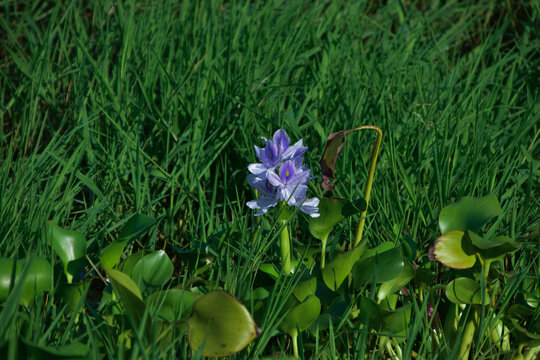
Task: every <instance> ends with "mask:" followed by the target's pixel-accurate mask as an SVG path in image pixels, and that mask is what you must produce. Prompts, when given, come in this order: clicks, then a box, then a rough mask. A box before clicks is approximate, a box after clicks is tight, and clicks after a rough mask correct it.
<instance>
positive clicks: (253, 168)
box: [248, 163, 268, 175]
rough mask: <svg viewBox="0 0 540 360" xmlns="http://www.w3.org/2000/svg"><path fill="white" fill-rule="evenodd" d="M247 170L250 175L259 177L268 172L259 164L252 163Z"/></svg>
mask: <svg viewBox="0 0 540 360" xmlns="http://www.w3.org/2000/svg"><path fill="white" fill-rule="evenodd" d="M248 170H249V172H250V173H252V174H255V175H260V174H264V173H265V172H266V171H268V168H267V167H266V166H264V165H263V164H261V163H253V164H249V165H248Z"/></svg>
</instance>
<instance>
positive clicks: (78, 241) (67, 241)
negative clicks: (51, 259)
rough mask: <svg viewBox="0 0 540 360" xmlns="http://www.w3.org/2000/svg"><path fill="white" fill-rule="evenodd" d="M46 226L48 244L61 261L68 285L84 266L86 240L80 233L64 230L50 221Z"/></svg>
mask: <svg viewBox="0 0 540 360" xmlns="http://www.w3.org/2000/svg"><path fill="white" fill-rule="evenodd" d="M46 226H47V236H48V241H49V244H51V246H52V249H53V250H54V252H55V253H56V254H57V255H58V257H59V258H60V260H62V264H63V265H64V273H65V274H66V277H67V280H68V282H69V283H70V282H71V281H72V280H73V277H74V276H75V275H76V274H77V273H79V272H80V271H81V270H82V269H84V266H85V264H86V261H85V256H86V239H85V238H84V236H83V235H82V234H81V233H79V232H77V231H72V230H67V229H64V228H62V227H60V226H58V225H56V224H53V223H52V222H50V221H48V222H47V225H46Z"/></svg>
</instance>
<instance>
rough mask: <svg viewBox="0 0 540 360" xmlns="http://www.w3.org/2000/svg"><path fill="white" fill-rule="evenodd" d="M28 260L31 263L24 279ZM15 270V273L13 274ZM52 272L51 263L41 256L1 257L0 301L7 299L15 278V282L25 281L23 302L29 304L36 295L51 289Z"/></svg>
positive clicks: (22, 294) (22, 295)
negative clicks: (29, 257) (28, 257)
mask: <svg viewBox="0 0 540 360" xmlns="http://www.w3.org/2000/svg"><path fill="white" fill-rule="evenodd" d="M28 262H30V264H29V265H28V266H29V267H28V270H27V273H26V276H24V279H22V278H21V273H22V271H23V268H24V267H25V266H26V265H27V264H28ZM13 271H15V274H13ZM52 273H53V272H52V266H51V264H50V263H49V262H48V261H47V260H45V259H42V258H39V257H35V258H32V259H23V260H17V261H15V260H14V259H6V258H0V301H4V300H6V299H7V297H8V295H9V291H10V288H11V287H12V284H11V280H12V279H13V278H14V279H15V283H17V282H19V281H22V282H23V285H22V292H21V302H22V303H23V304H25V305H29V304H30V303H31V302H32V301H33V300H34V298H35V297H37V296H40V295H41V294H43V293H44V292H46V291H50V290H51V287H52Z"/></svg>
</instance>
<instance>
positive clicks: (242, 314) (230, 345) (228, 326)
mask: <svg viewBox="0 0 540 360" xmlns="http://www.w3.org/2000/svg"><path fill="white" fill-rule="evenodd" d="M188 326H189V336H188V341H189V344H190V346H191V348H192V349H193V350H195V351H197V350H198V349H199V348H200V347H201V346H204V347H203V350H202V352H203V355H205V356H218V357H219V356H229V355H232V354H234V353H237V352H238V351H240V350H242V349H243V348H245V347H246V346H247V345H248V344H249V343H250V342H251V341H253V339H255V337H256V336H257V335H258V334H259V332H260V329H259V328H257V326H256V325H255V322H254V321H253V318H252V317H251V314H250V313H249V311H248V310H247V309H246V308H245V307H244V305H242V304H241V303H240V302H238V300H236V299H235V298H234V297H233V296H232V295H230V294H229V293H227V292H225V291H212V292H209V293H208V294H206V295H204V296H201V297H200V298H199V299H197V301H196V302H195V304H194V305H193V309H192V312H191V316H190V318H189V320H188Z"/></svg>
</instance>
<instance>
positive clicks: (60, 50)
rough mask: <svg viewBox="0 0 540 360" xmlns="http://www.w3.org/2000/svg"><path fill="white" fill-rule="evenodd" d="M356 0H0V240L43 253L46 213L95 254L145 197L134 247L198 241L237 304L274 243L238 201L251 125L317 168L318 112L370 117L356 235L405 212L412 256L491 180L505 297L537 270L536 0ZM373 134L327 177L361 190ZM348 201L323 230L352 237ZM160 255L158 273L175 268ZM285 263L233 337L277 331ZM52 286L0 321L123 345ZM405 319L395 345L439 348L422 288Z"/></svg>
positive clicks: (345, 188)
mask: <svg viewBox="0 0 540 360" xmlns="http://www.w3.org/2000/svg"><path fill="white" fill-rule="evenodd" d="M370 4H371V2H365V1H356V2H348V1H331V2H330V1H329V2H313V3H312V2H309V1H289V2H286V1H274V2H255V3H251V2H245V3H244V2H234V1H233V2H221V1H208V2H206V1H204V2H201V3H200V4H198V2H192V1H183V2H181V3H179V2H177V1H154V2H150V1H148V2H136V1H126V2H112V1H86V2H83V1H73V2H57V3H54V2H51V3H46V2H40V1H34V2H32V1H26V2H12V1H2V2H0V40H1V42H2V44H1V45H0V59H2V61H0V84H1V88H2V91H0V122H1V124H0V125H1V126H0V149H1V151H0V219H1V220H0V255H2V256H4V257H17V258H22V257H24V256H27V255H29V254H39V255H43V256H45V257H46V258H52V254H51V250H50V248H49V246H48V244H46V243H44V240H43V239H44V231H43V228H44V224H45V223H46V221H47V220H54V221H56V222H57V223H58V224H60V225H61V226H64V227H66V228H70V229H74V230H77V231H79V232H81V233H83V234H85V236H86V238H87V239H88V240H89V255H90V258H91V260H92V261H94V262H97V261H98V258H99V252H100V249H102V248H104V247H105V246H106V245H107V244H109V243H110V242H111V241H113V240H114V239H116V236H117V232H118V229H119V228H120V227H121V226H122V224H123V221H125V220H126V219H127V218H128V217H129V216H130V215H132V214H134V213H136V212H141V213H144V214H147V215H151V216H153V217H155V218H157V219H159V223H158V225H157V226H156V227H155V228H154V229H153V230H152V231H151V232H150V234H149V235H148V236H147V237H145V238H143V239H142V240H140V241H138V242H137V243H136V244H135V245H134V250H135V249H140V248H145V249H168V251H171V248H172V247H173V246H174V247H176V248H179V249H184V250H187V249H191V250H195V249H201V250H203V251H205V252H208V253H210V254H212V256H213V258H214V261H213V262H212V264H211V266H210V267H209V270H208V271H207V272H206V273H205V274H204V278H205V279H206V280H208V281H210V284H211V285H210V287H217V286H220V287H223V288H224V289H225V290H227V291H229V292H231V293H232V294H234V295H235V296H236V297H237V298H238V299H239V300H240V301H241V302H243V303H244V304H246V306H247V307H248V309H249V308H250V306H253V304H250V293H251V291H252V290H253V284H254V279H255V276H256V275H257V270H258V267H259V266H260V264H261V263H264V262H270V261H275V260H277V259H278V257H279V249H278V247H277V233H276V231H275V225H274V223H273V221H272V219H271V218H270V217H263V218H255V217H254V216H253V211H251V210H250V209H248V208H247V207H246V206H245V203H246V201H249V200H251V199H252V198H253V196H254V194H253V192H252V190H251V189H250V188H249V186H248V185H247V183H246V176H247V169H246V167H247V165H248V164H249V163H251V162H254V161H255V160H256V158H255V153H254V151H253V145H258V146H260V145H261V141H260V137H261V136H265V137H270V136H271V135H272V134H273V132H274V131H275V130H276V129H278V128H284V129H286V130H287V132H288V133H289V135H290V136H291V138H292V140H293V141H295V140H298V139H300V138H303V139H304V143H305V144H306V145H307V146H309V150H308V153H307V154H306V160H305V162H306V163H307V164H308V165H309V166H310V167H311V168H312V169H313V173H314V174H320V165H319V159H320V156H321V154H322V151H323V149H324V145H325V142H326V138H327V136H328V135H329V134H331V133H333V132H335V131H338V130H342V129H349V128H352V127H356V126H359V125H363V124H372V125H376V126H379V127H380V128H381V129H382V130H383V132H384V137H383V141H382V146H381V153H380V157H379V162H378V167H377V170H376V173H375V182H374V188H373V191H372V198H371V202H370V208H369V211H368V219H367V224H366V230H365V232H364V236H365V237H367V238H368V241H369V244H370V245H371V246H375V245H377V244H379V243H380V242H382V241H391V242H399V241H400V239H401V233H402V232H403V231H405V232H407V233H408V234H410V236H411V237H412V238H413V239H414V241H415V242H416V244H417V246H418V249H419V256H418V260H417V262H418V264H419V265H421V264H427V263H428V262H429V260H428V258H427V254H428V248H429V247H430V246H431V245H432V244H433V241H434V240H435V238H436V237H437V236H439V235H440V234H439V230H438V224H437V221H438V214H439V212H440V210H441V209H442V208H443V207H444V206H445V205H447V204H449V203H450V202H452V201H454V200H456V199H458V198H461V197H463V196H483V195H487V194H489V193H493V194H494V195H496V196H497V198H499V199H500V200H501V204H502V208H503V216H502V217H501V220H500V221H498V222H496V223H495V224H494V226H492V229H493V231H494V232H496V233H498V234H508V235H510V236H511V237H512V238H514V239H516V240H518V241H523V242H524V243H523V249H522V250H521V251H519V252H517V253H515V254H514V255H512V256H509V257H508V258H507V260H506V266H507V270H512V269H515V270H517V271H518V274H519V276H518V277H516V278H513V279H508V280H506V283H505V284H504V289H505V292H503V293H502V295H501V297H500V302H501V303H500V306H499V307H498V308H496V309H494V310H493V311H495V312H504V311H505V307H506V306H507V305H508V304H509V303H511V301H512V299H514V298H515V297H517V296H519V284H520V281H521V280H522V279H523V278H524V277H525V276H529V277H532V278H536V279H538V278H539V276H540V275H539V272H540V260H539V257H538V255H537V254H538V246H539V243H538V241H537V239H534V238H530V237H527V234H528V233H529V232H531V231H532V229H533V227H534V226H535V224H538V222H539V219H540V216H539V214H540V212H539V210H540V187H539V184H540V146H539V144H540V138H539V136H540V120H539V119H540V100H539V99H540V98H539V97H540V94H539V90H538V89H539V79H540V38H539V35H540V31H539V29H540V18H539V16H540V5H539V4H538V2H537V1H530V2H527V1H523V2H520V3H519V4H514V3H513V2H500V3H499V2H492V1H488V0H485V1H465V2H457V1H449V2H446V3H445V2H439V1H433V2H426V1H412V2H410V1H401V2H400V1H389V2H388V3H387V4H386V5H378V6H375V5H370ZM372 142H373V136H372V135H368V133H360V135H357V133H354V134H353V135H352V136H349V138H348V142H347V143H346V145H345V147H344V149H343V151H342V153H341V156H340V159H339V160H338V165H337V173H338V177H337V178H338V181H337V182H336V184H337V187H336V191H335V192H336V193H337V195H339V196H342V197H346V198H349V199H355V198H358V197H360V196H362V195H363V193H364V184H365V183H366V181H367V173H368V169H369V159H370V156H371V153H370V146H369V145H370V144H372ZM319 180H320V179H318V180H316V181H315V182H313V184H312V188H311V192H312V194H314V195H315V196H321V195H322V192H321V190H320V187H319V186H318V181H319ZM357 221H358V219H357V218H353V219H352V220H351V221H350V223H349V222H346V223H344V224H343V225H342V226H341V227H340V231H338V232H337V234H338V235H336V236H335V237H334V238H331V239H329V245H328V246H329V248H335V247H336V246H338V245H339V244H343V243H346V242H347V241H348V240H347V239H348V232H349V231H351V232H354V231H355V229H356V223H357ZM306 224H307V223H306V221H305V218H304V217H302V216H299V218H298V221H295V222H294V225H295V227H296V231H295V232H294V234H295V238H294V245H295V247H296V248H298V246H300V245H301V244H303V245H308V244H311V246H318V244H317V242H316V239H313V238H312V237H311V235H310V234H309V232H308V231H307V225H306ZM231 229H232V230H231ZM224 232H225V234H226V236H222V235H223V234H224ZM171 253H174V252H171ZM178 263H179V264H181V261H180V260H179V261H178ZM432 268H433V269H434V270H435V271H437V272H438V274H439V278H438V279H435V280H434V281H435V282H442V281H443V278H444V279H446V278H445V276H446V275H445V274H444V273H443V268H442V266H440V265H436V264H433V267H432ZM175 273H176V274H177V275H178V276H177V277H176V278H175V280H174V281H173V283H172V284H171V286H174V285H177V284H182V283H185V281H187V280H188V279H185V278H183V277H182V276H180V274H181V272H180V269H177V271H176V272H175ZM297 280H298V279H285V280H283V283H281V284H279V285H276V286H275V287H274V292H273V293H272V295H271V296H272V302H271V305H272V306H269V307H268V308H267V309H265V310H264V312H263V314H262V315H261V316H260V319H261V320H262V322H259V324H258V325H259V326H260V327H261V328H262V330H263V332H262V334H261V336H259V337H258V338H257V339H256V340H255V341H254V342H253V343H252V344H251V345H250V346H249V347H248V348H247V349H246V350H244V351H242V352H240V353H239V354H238V355H237V358H239V359H252V358H258V357H262V356H270V355H272V354H274V353H275V352H276V351H282V352H283V351H285V349H286V348H288V346H289V345H288V343H287V341H288V340H287V339H286V337H285V336H284V335H277V333H276V332H275V330H276V329H277V325H278V321H279V317H278V316H279V308H280V306H281V305H282V303H283V301H284V299H286V297H287V296H288V294H289V293H290V291H291V289H292V288H291V287H292V285H293V284H294V282H296V281H297ZM425 295H427V293H426V294H425ZM53 300H54V294H52V296H51V298H50V299H49V301H47V302H45V301H42V302H41V303H38V304H36V305H35V306H34V307H33V308H31V309H29V310H21V311H20V312H18V313H17V315H14V316H12V317H11V318H10V319H9V321H7V322H6V323H5V324H3V325H5V327H6V330H5V332H4V334H11V333H14V334H15V333H16V334H20V336H21V337H22V338H24V339H25V340H27V341H30V342H32V343H35V344H38V343H39V344H42V345H43V344H68V343H70V342H73V341H81V342H84V343H89V344H91V347H92V349H93V350H92V351H93V352H92V356H97V347H98V345H97V344H98V342H101V343H104V344H105V345H104V348H105V350H104V351H105V353H106V354H107V355H108V357H110V358H124V357H126V356H128V354H129V353H128V352H127V350H126V349H123V348H122V346H123V345H122V343H121V342H116V341H113V340H112V339H111V338H110V335H109V330H108V329H106V326H105V325H104V324H103V323H97V322H96V321H97V320H96V317H94V316H92V314H89V313H86V314H84V315H83V316H82V317H81V318H80V319H76V318H75V316H69V315H70V314H66V312H65V311H66V310H65V309H63V307H62V306H61V305H59V304H58V303H55V302H54V301H53ZM415 301H416V300H415ZM5 306H7V305H4V307H5ZM443 307H444V306H443V304H442V303H441V309H443ZM490 311H491V310H490ZM27 318H28V319H31V320H30V321H28V322H26V323H25V326H23V327H22V328H21V326H19V325H18V324H20V323H21V322H23V320H24V319H27ZM345 328H346V329H347V331H346V332H343V331H342V330H343V329H345ZM410 329H411V331H410V333H409V334H408V335H407V337H406V339H405V344H406V345H405V346H404V347H403V348H404V349H405V353H404V354H403V358H409V357H410V356H411V354H413V353H414V354H417V356H418V358H435V357H437V356H439V357H440V358H446V357H447V356H450V354H451V352H452V351H453V349H451V348H449V347H448V346H447V345H446V343H445V341H444V339H442V340H441V343H440V344H439V347H438V349H437V350H433V349H432V347H431V344H430V343H429V334H430V331H429V329H430V328H429V324H427V315H426V303H425V302H424V303H421V302H418V303H416V306H415V308H414V311H413V320H412V322H411V326H410ZM8 338H9V339H12V335H10V336H9V337H8ZM378 339H379V337H377V336H374V335H371V334H368V332H367V331H366V330H365V329H361V328H360V325H359V324H358V323H355V324H351V323H348V320H347V321H344V322H342V323H340V324H339V326H338V328H335V329H330V330H328V331H324V332H321V333H320V334H318V335H317V336H314V335H312V334H308V333H304V334H303V335H302V336H301V338H300V344H301V346H300V347H301V348H302V351H301V354H303V356H305V357H306V358H309V357H311V356H313V357H315V356H319V357H320V358H323V359H333V358H336V356H337V357H339V358H351V359H353V358H354V359H357V358H358V359H360V358H362V359H363V358H367V357H369V358H384V356H383V354H381V353H378V352H375V353H373V352H374V351H375V349H376V346H377V345H376V344H377V341H378ZM478 340H479V341H478V342H476V343H475V344H476V345H475V346H474V347H473V353H472V354H473V355H472V356H473V358H476V359H481V358H492V357H491V356H493V354H492V353H490V352H486V351H485V350H482V347H481V346H480V345H478V344H480V343H481V342H482V341H487V340H486V339H485V337H481V338H479V339H478ZM11 341H12V340H11ZM315 343H317V344H318V347H315V346H314V344H315ZM302 345H303V346H302ZM135 347H137V345H135ZM344 349H348V350H344ZM139 350H141V349H140V348H139ZM287 352H288V353H291V351H290V350H287ZM129 356H131V355H129ZM134 356H135V355H134ZM190 356H193V358H197V357H198V356H197V355H196V354H195V355H193V354H192V353H191V350H190V349H189V347H188V345H187V342H186V339H185V338H178V339H177V340H175V341H173V343H172V344H171V345H170V346H169V347H168V348H166V349H164V350H160V351H157V350H156V349H154V350H153V351H150V352H148V353H147V357H146V358H171V357H172V358H174V357H178V358H186V357H190ZM133 358H135V357H133Z"/></svg>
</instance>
